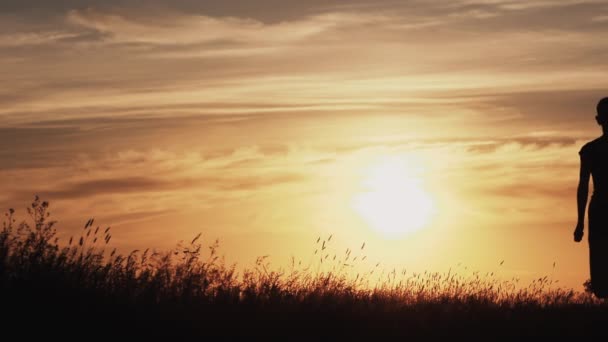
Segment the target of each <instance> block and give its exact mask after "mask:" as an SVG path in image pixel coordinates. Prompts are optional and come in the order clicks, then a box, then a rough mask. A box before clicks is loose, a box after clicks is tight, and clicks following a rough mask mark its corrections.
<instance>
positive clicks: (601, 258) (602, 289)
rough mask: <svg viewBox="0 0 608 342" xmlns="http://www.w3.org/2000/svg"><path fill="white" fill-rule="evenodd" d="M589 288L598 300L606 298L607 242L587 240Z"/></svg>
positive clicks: (607, 283)
mask: <svg viewBox="0 0 608 342" xmlns="http://www.w3.org/2000/svg"><path fill="white" fill-rule="evenodd" d="M589 268H590V274H591V288H592V290H593V293H594V294H595V295H596V297H598V298H608V240H606V239H592V240H589Z"/></svg>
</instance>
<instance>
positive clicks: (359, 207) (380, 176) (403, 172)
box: [353, 158, 434, 238]
mask: <svg viewBox="0 0 608 342" xmlns="http://www.w3.org/2000/svg"><path fill="white" fill-rule="evenodd" d="M362 185H363V186H364V188H365V190H364V191H363V192H361V193H359V194H357V195H356V196H355V198H354V200H353V207H354V209H355V211H356V212H357V213H358V214H359V215H360V216H361V217H362V218H363V219H364V220H365V221H366V222H367V223H368V224H369V226H370V227H371V228H372V229H374V230H375V231H377V232H378V233H380V234H382V235H384V236H385V237H388V238H400V237H403V236H404V235H407V234H409V233H413V232H416V231H418V230H420V229H422V228H424V227H425V226H426V225H427V224H428V222H429V220H430V218H431V216H432V213H433V211H434V204H433V200H432V198H431V196H430V194H429V193H428V192H426V191H425V190H424V188H423V184H422V180H421V178H419V177H417V176H416V175H415V169H414V165H412V162H411V161H408V160H405V159H403V158H390V159H384V160H383V161H381V162H379V163H377V164H375V165H373V166H372V167H371V168H370V169H369V171H368V172H367V176H366V177H365V179H364V181H363V184H362Z"/></svg>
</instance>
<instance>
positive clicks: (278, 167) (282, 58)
mask: <svg viewBox="0 0 608 342" xmlns="http://www.w3.org/2000/svg"><path fill="white" fill-rule="evenodd" d="M606 34H608V2H606V1H599V0H598V1H593V0H588V1H586V0H559V1H558V0H529V1H510V0H488V1H475V0H451V1H439V0H430V1H421V0H420V1H415V0H413V1H388V0H387V1H384V0H380V1H363V0H357V1H355V0H342V1H334V0H329V1H319V0H311V1H295V0H281V1H278V0H268V1H264V0H260V1H230V0H224V1H194V0H190V1H187V0H174V1H160V0H152V1H146V2H145V3H142V2H140V1H134V0H104V1H97V0H81V1H75V0H74V1H72V0H62V1H46V0H31V1H27V0H26V1H24V0H20V1H13V0H4V1H2V2H1V3H0V76H1V79H2V80H3V83H4V86H3V87H1V88H0V144H1V146H2V147H3V148H2V149H1V150H0V177H2V179H3V185H2V189H3V191H2V192H1V193H0V207H1V208H2V210H7V209H8V208H11V207H14V208H16V209H18V213H21V214H23V212H24V210H23V208H24V207H25V206H27V204H28V203H29V202H31V200H32V199H33V197H34V195H35V194H39V195H40V196H41V197H42V198H43V199H44V200H48V201H50V202H51V207H52V209H53V210H52V213H53V215H54V217H55V218H56V219H58V220H59V221H60V232H61V234H62V236H64V237H67V236H69V235H70V234H78V230H79V229H81V227H82V225H84V223H85V222H86V221H87V220H88V218H90V217H95V219H96V221H97V222H99V224H102V225H108V226H112V227H113V231H114V234H113V244H114V245H116V246H118V247H119V248H122V249H124V250H128V249H133V248H145V247H152V248H159V249H163V248H169V247H171V246H173V245H174V244H175V243H176V242H178V241H180V240H190V239H191V238H192V237H194V236H195V235H196V234H198V233H199V232H200V233H202V234H203V238H204V239H205V241H212V240H214V239H216V238H218V239H219V240H220V243H221V246H222V247H221V251H223V253H224V254H225V255H226V258H227V260H228V261H230V262H238V263H239V264H242V265H247V264H250V263H251V262H252V261H253V260H255V257H256V256H261V255H269V256H270V258H271V260H272V261H273V263H274V264H277V265H282V264H283V263H284V262H287V261H288V260H289V258H290V257H291V256H294V257H296V258H301V259H304V260H309V259H310V258H313V256H312V255H313V252H314V250H315V248H316V244H315V242H316V240H317V237H319V236H321V237H322V238H323V239H327V238H328V236H329V235H330V234H331V235H332V237H333V239H332V245H331V246H332V247H331V248H334V249H335V250H336V251H337V252H339V253H342V251H343V250H344V249H345V248H357V247H358V246H360V245H361V244H362V243H363V242H366V246H367V247H366V250H365V251H366V253H367V254H366V255H367V256H368V260H369V262H370V264H372V263H373V264H375V263H376V262H381V263H382V264H383V265H386V267H393V266H395V267H397V266H398V267H406V268H409V269H426V270H431V271H432V270H445V269H446V268H448V267H452V266H454V265H467V267H470V268H471V269H479V270H488V271H496V272H499V273H500V274H501V275H502V276H505V277H511V276H514V277H522V278H533V277H540V276H545V275H549V276H551V277H552V278H554V279H557V280H559V281H560V282H561V283H562V284H564V285H565V286H573V287H576V288H582V282H583V281H584V280H585V279H587V278H588V266H587V244H586V242H584V243H582V244H575V243H574V242H572V231H573V229H574V225H575V223H576V198H575V196H576V185H577V177H578V163H579V159H578V155H577V152H578V150H579V149H580V147H581V146H582V145H583V144H584V143H585V142H586V141H588V140H590V139H592V138H594V137H596V136H598V135H599V134H600V130H599V128H598V127H597V125H595V122H594V115H595V106H596V104H597V102H598V101H599V99H600V98H602V97H604V96H608V92H607V91H606V89H607V88H608V80H607V79H606V72H608V62H606V60H607V57H608V40H606V39H601V38H602V37H605V36H606ZM395 165H396V166H395ZM387 167H388V169H390V170H389V171H388V173H383V171H382V170H383V168H384V169H386V168H387ZM378 170H380V171H378ZM391 170H392V171H391ZM401 171H403V172H401ZM391 172H392V173H391ZM394 173H399V174H404V175H405V174H407V175H405V176H403V178H400V177H401V176H398V175H397V176H395V175H393V174H394ZM374 177H376V178H378V179H384V180H382V181H378V180H376V181H374ZM391 177H392V178H391ZM370 179H371V180H372V181H371V183H373V184H371V185H370ZM401 181H402V182H401ZM374 182H376V183H374ZM383 182H384V183H383ZM400 182H401V183H403V184H405V185H404V186H403V187H400V185H399V184H401V183H400ZM380 183H382V184H380ZM374 184H375V185H374ZM378 184H380V185H378ZM392 184H395V186H394V187H392V186H391V185H392ZM403 184H401V185H403ZM413 184H414V185H415V190H416V191H409V192H407V191H406V192H407V193H408V194H409V195H403V194H402V193H401V194H397V195H395V196H393V197H391V196H392V195H390V194H394V193H397V192H398V190H394V191H393V190H390V189H388V188H394V189H410V190H411V189H412V188H411V187H409V188H408V186H414V185H413ZM370 186H371V187H374V186H375V187H376V188H375V190H374V189H371V190H370V189H369V187H370ZM379 189H380V190H379ZM382 189H384V190H382ZM374 191H376V192H374ZM382 191H384V192H382ZM369 193H375V194H376V195H377V196H376V195H373V194H372V195H369V196H368V197H365V196H366V195H365V194H369ZM378 194H379V195H378ZM387 194H389V195H387ZM362 196H363V197H362ZM374 196H376V197H374ZM361 198H366V199H364V200H361ZM400 201H405V202H408V201H409V202H408V203H409V204H407V205H404V206H399V205H398V204H395V203H400ZM372 202H373V203H372ZM427 202H428V203H430V204H429V206H428V208H426V209H428V213H427V214H428V215H427V216H426V219H425V220H423V221H424V222H423V223H421V224H420V225H419V227H416V229H410V228H406V233H404V234H401V235H399V236H398V237H396V236H387V234H384V233H385V232H384V233H383V232H382V231H381V229H380V230H379V229H377V227H374V224H373V222H372V223H370V218H369V217H366V214H365V213H366V212H368V211H369V210H371V211H372V212H375V213H376V214H381V213H387V212H389V211H390V210H391V208H392V206H397V207H396V209H394V210H396V211H398V212H399V213H398V215H397V216H398V217H397V218H396V220H402V221H404V222H410V223H411V222H418V221H419V220H418V219H419V218H420V217H418V216H419V215H420V210H409V211H408V208H409V209H412V208H418V207H415V206H414V205H413V204H412V203H415V204H416V205H419V204H420V203H427ZM361 203H367V204H361ZM370 203H371V204H370ZM378 203H380V204H378ZM358 205H359V207H358ZM360 205H363V206H366V207H365V208H364V209H363V210H362V209H361V208H360ZM374 206H375V207H374ZM378 206H379V207H378ZM357 208H359V209H357ZM373 208H375V209H373ZM426 209H425V210H426ZM366 210H367V211H366ZM374 210H375V211H374ZM383 210H384V211H383ZM372 214H373V213H372ZM389 214H394V212H389ZM399 215H401V216H399ZM403 215H409V216H410V217H411V219H405V220H404V218H403ZM417 215H418V216H417ZM387 217H390V215H388V216H387ZM375 219H378V217H376V218H375ZM371 221H374V218H372V219H371ZM404 224H405V223H404ZM585 241H586V240H585ZM502 261H504V264H503V265H502V266H499V264H500V263H501V262H502Z"/></svg>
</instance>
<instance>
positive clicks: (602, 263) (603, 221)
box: [574, 97, 608, 298]
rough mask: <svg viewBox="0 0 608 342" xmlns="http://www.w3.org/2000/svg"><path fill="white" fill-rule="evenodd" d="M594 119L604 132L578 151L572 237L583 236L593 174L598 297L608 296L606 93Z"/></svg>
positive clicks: (593, 265) (592, 253) (592, 251)
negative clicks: (576, 211)
mask: <svg viewBox="0 0 608 342" xmlns="http://www.w3.org/2000/svg"><path fill="white" fill-rule="evenodd" d="M596 120H597V123H598V124H599V125H600V126H602V130H603V135H602V136H601V137H599V138H597V139H595V140H593V141H591V142H589V143H587V144H586V145H585V146H583V148H582V149H581V151H580V152H579V154H580V157H581V172H580V180H579V184H578V194H577V197H578V198H577V199H578V224H577V225H576V229H575V230H574V241H576V242H580V241H581V240H582V239H583V230H584V227H585V209H586V207H587V198H588V195H589V178H590V177H593V196H592V197H591V202H590V203H589V233H588V240H589V267H590V274H591V289H592V290H593V293H594V294H595V295H596V296H597V297H599V298H608V97H605V98H603V99H602V100H600V102H599V103H598V105H597V116H596Z"/></svg>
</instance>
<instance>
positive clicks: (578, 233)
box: [574, 223, 585, 242]
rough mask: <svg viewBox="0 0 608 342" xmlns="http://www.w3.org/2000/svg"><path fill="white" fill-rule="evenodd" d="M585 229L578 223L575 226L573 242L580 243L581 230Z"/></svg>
mask: <svg viewBox="0 0 608 342" xmlns="http://www.w3.org/2000/svg"><path fill="white" fill-rule="evenodd" d="M584 228H585V225H584V224H583V223H579V224H577V225H576V228H575V229H574V242H581V240H582V239H583V235H584V233H583V229H584Z"/></svg>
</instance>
